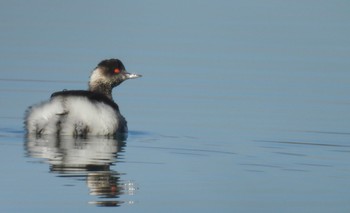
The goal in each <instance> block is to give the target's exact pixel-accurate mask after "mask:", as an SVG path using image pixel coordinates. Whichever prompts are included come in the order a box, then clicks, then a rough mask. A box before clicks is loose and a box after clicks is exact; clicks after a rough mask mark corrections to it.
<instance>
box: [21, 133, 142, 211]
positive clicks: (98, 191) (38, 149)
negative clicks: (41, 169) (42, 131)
mask: <svg viewBox="0 0 350 213" xmlns="http://www.w3.org/2000/svg"><path fill="white" fill-rule="evenodd" d="M125 139H126V138H125V137H124V136H123V137H120V138H116V139H114V138H107V137H89V138H72V137H56V136H55V135H53V136H52V135H51V136H48V135H47V136H43V137H36V136H35V135H27V137H26V141H25V147H26V153H27V155H28V156H29V157H32V158H38V159H45V161H46V162H47V163H48V164H49V165H50V170H49V172H51V173H54V174H57V176H58V177H63V178H70V179H76V180H82V181H86V185H87V187H88V188H89V191H90V195H93V196H96V197H98V199H97V200H95V201H90V202H89V203H90V204H95V205H97V206H120V205H121V204H123V203H127V204H133V203H134V201H124V200H121V198H120V196H121V195H134V193H135V191H136V190H137V186H136V184H135V183H134V182H133V181H131V180H122V179H121V177H122V176H123V175H124V174H123V173H119V172H117V171H114V170H112V169H111V166H112V165H113V164H115V163H116V162H117V159H118V156H119V154H120V153H121V152H123V151H124V146H125Z"/></svg>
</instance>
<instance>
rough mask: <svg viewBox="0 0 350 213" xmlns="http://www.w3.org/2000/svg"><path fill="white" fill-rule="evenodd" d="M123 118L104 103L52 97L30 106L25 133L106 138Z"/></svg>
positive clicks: (114, 130)
mask: <svg viewBox="0 0 350 213" xmlns="http://www.w3.org/2000/svg"><path fill="white" fill-rule="evenodd" d="M118 119H123V118H122V117H121V115H120V114H118V113H116V112H115V111H114V109H113V108H112V107H111V106H109V105H107V104H105V103H103V102H95V103H92V102H91V101H90V100H89V99H88V98H86V97H60V96H58V97H54V98H52V99H51V100H50V101H48V102H44V103H41V104H39V105H35V106H33V107H31V108H30V109H29V111H28V116H27V119H26V124H27V131H28V133H38V132H40V134H45V135H46V134H48V135H50V134H56V133H57V132H58V131H59V134H60V135H83V134H84V132H85V131H88V132H89V134H91V135H109V134H111V133H114V132H116V130H117V129H118V123H119V122H118Z"/></svg>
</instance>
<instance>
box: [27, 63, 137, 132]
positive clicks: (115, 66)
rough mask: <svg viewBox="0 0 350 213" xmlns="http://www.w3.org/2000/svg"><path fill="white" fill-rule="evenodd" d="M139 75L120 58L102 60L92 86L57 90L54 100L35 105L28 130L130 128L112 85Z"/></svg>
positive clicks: (28, 120) (101, 130)
mask: <svg viewBox="0 0 350 213" xmlns="http://www.w3.org/2000/svg"><path fill="white" fill-rule="evenodd" d="M137 77H140V75H136V74H130V73H127V72H126V71H125V68H124V65H123V64H122V63H121V61H119V60H118V59H110V60H104V61H102V62H101V63H99V65H98V66H97V67H96V69H95V70H94V71H93V73H92V75H91V77H90V82H89V90H64V91H61V92H55V93H53V94H52V95H51V98H50V100H48V101H46V102H43V103H40V104H37V105H34V106H31V107H30V108H29V109H28V110H27V113H26V118H25V124H26V129H27V133H28V134H36V135H52V134H56V135H73V136H78V137H86V136H88V135H106V136H112V135H115V134H116V133H125V132H127V130H128V128H127V122H126V120H125V118H124V117H123V116H122V115H121V113H120V111H119V107H118V105H117V104H116V103H115V102H114V101H113V98H112V89H113V87H115V86H117V85H119V84H120V83H121V82H123V81H124V80H126V79H130V78H137Z"/></svg>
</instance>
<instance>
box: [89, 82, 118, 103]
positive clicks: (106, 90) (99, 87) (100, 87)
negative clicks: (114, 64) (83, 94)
mask: <svg viewBox="0 0 350 213" xmlns="http://www.w3.org/2000/svg"><path fill="white" fill-rule="evenodd" d="M89 90H90V91H91V92H96V93H100V94H103V95H105V96H106V97H108V98H109V99H111V100H113V97H112V86H111V85H107V84H101V83H95V84H94V83H91V82H90V83H89Z"/></svg>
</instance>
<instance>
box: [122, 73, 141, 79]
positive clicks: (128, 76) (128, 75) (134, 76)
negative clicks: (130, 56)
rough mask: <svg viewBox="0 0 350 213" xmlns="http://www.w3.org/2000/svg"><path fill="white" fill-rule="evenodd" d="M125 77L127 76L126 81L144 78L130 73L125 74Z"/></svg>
mask: <svg viewBox="0 0 350 213" xmlns="http://www.w3.org/2000/svg"><path fill="white" fill-rule="evenodd" d="M124 76H125V79H133V78H140V77H142V75H139V74H135V73H128V72H125V73H124Z"/></svg>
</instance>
